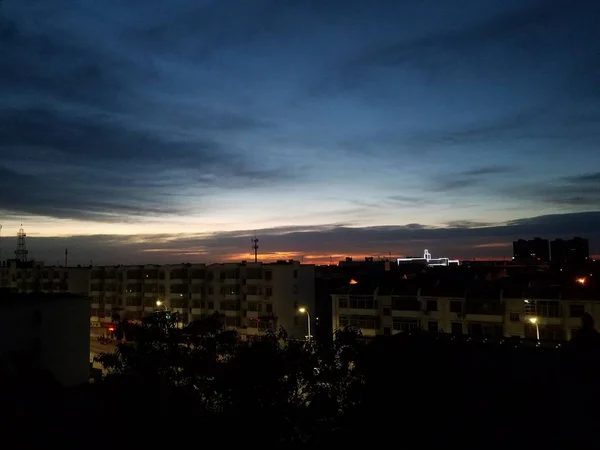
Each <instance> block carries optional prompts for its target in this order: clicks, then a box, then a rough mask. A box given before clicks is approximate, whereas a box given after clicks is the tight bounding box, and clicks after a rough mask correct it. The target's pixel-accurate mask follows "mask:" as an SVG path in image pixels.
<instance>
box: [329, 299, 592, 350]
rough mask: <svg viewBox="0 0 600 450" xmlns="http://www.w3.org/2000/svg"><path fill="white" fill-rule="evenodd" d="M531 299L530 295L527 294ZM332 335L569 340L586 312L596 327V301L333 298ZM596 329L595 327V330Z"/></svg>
mask: <svg viewBox="0 0 600 450" xmlns="http://www.w3.org/2000/svg"><path fill="white" fill-rule="evenodd" d="M530 294H531V295H530ZM331 298H332V311H333V323H332V327H333V330H334V331H335V330H337V329H339V328H343V327H345V326H354V327H357V328H360V329H361V330H362V333H363V335H365V336H376V335H393V334H396V333H401V332H410V331H415V330H425V331H430V332H445V333H452V334H456V335H462V334H468V335H470V336H473V337H479V338H486V337H487V338H502V337H518V338H530V339H536V338H537V335H538V332H539V337H540V339H541V340H553V341H565V340H569V339H571V337H572V336H573V333H574V332H576V331H577V330H578V329H579V327H580V325H581V318H582V317H583V315H584V314H586V313H588V314H590V315H591V316H592V318H593V319H594V321H595V323H596V324H599V323H600V299H593V298H589V296H587V295H583V294H582V295H579V296H578V295H566V294H565V293H557V292H552V293H550V294H549V293H539V292H538V293H535V292H531V293H528V292H521V293H518V294H516V293H511V292H509V291H508V290H507V291H497V292H489V293H487V295H469V294H468V293H465V294H457V293H451V294H446V295H444V294H441V293H439V294H437V295H431V293H428V292H426V291H425V290H422V289H415V290H414V292H404V293H402V294H393V293H390V292H382V293H381V294H380V293H379V289H376V290H375V291H374V292H373V293H372V294H365V293H360V294H358V293H356V294H355V293H353V292H352V290H349V292H347V293H339V294H334V295H332V296H331ZM596 328H597V327H596Z"/></svg>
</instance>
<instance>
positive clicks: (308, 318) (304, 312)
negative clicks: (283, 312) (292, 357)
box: [298, 307, 311, 341]
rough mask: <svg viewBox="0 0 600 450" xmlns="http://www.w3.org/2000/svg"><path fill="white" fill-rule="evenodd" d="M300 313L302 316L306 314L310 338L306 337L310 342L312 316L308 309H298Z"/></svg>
mask: <svg viewBox="0 0 600 450" xmlns="http://www.w3.org/2000/svg"><path fill="white" fill-rule="evenodd" d="M298 312H299V313H300V314H306V321H307V324H308V336H306V340H307V341H310V338H311V336H310V314H309V313H308V309H306V308H304V307H302V308H298Z"/></svg>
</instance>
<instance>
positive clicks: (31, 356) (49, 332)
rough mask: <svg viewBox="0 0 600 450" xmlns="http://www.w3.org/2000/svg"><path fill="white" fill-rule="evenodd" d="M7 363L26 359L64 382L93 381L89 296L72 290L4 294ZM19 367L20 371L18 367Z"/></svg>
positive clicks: (0, 352)
mask: <svg viewBox="0 0 600 450" xmlns="http://www.w3.org/2000/svg"><path fill="white" fill-rule="evenodd" d="M0 317H2V327H0V357H1V359H2V361H3V367H7V366H8V367H10V366H11V365H18V364H22V363H24V362H25V363H26V364H27V365H28V366H29V367H33V368H39V369H43V370H47V371H49V372H50V373H52V375H54V377H55V378H56V380H57V381H59V382H60V383H61V384H62V385H63V386H76V385H82V384H86V383H88V381H89V376H90V365H89V354H90V353H89V352H90V325H89V300H88V298H87V297H84V296H77V295H72V294H61V293H55V294H44V293H39V292H38V293H31V294H16V293H11V292H9V291H8V290H6V289H4V290H2V292H0ZM15 370H16V369H15Z"/></svg>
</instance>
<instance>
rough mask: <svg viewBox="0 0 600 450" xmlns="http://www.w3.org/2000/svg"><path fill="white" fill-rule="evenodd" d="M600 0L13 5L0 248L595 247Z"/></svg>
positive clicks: (2, 118)
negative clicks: (20, 236) (572, 243)
mask: <svg viewBox="0 0 600 450" xmlns="http://www.w3.org/2000/svg"><path fill="white" fill-rule="evenodd" d="M599 20H600V3H599V2H592V1H586V0H568V1H563V0H539V1H537V0H536V1H534V0H530V1H527V0H479V1H477V2H474V1H471V0H453V1H451V2H450V1H448V0H421V1H403V2H401V1H397V0H389V1H388V0H378V1H376V2H373V1H367V0H364V1H362V0H361V1H359V0H343V1H342V0H339V1H334V0H252V1H248V0H218V1H208V0H193V1H192V0H185V1H184V0H170V1H169V2H165V1H162V0H160V1H159V0H144V1H142V0H104V1H102V2H99V1H96V0H53V1H52V2H48V1H45V0H0V157H1V158H0V211H1V214H0V223H1V224H2V257H4V258H6V257H11V256H12V253H13V251H14V248H15V246H16V233H17V231H18V229H19V226H20V224H21V223H22V224H23V227H24V229H25V231H26V233H27V234H28V238H27V239H28V241H27V245H28V249H29V255H30V257H31V258H35V259H38V260H44V261H46V262H47V263H56V262H62V261H63V260H64V249H65V248H68V249H69V262H70V263H73V264H75V263H80V264H84V263H85V264H88V263H89V262H90V261H93V263H94V264H118V263H122V264H135V263H140V264H142V263H153V262H156V263H168V262H173V263H174V262H188V261H189V262H218V261H226V260H241V259H248V258H250V252H251V248H250V247H251V243H250V238H251V236H254V235H255V234H256V235H257V236H258V238H259V239H260V243H259V245H260V247H259V253H260V258H261V259H262V260H264V261H268V260H274V259H289V258H296V259H303V260H304V262H323V261H329V259H330V257H331V258H334V259H341V258H342V257H344V256H355V257H362V256H371V255H372V256H386V255H389V254H391V255H393V256H400V255H416V254H421V253H422V251H423V249H424V248H428V249H429V250H430V252H431V253H432V254H433V255H434V257H435V256H448V257H456V258H475V257H477V258H487V257H490V258H492V257H493V258H496V257H507V256H510V254H511V251H512V248H511V243H512V240H513V239H515V238H532V237H534V236H542V237H546V238H551V239H552V238H555V237H569V236H575V235H582V236H584V237H588V238H589V239H590V245H591V250H592V253H596V254H600V151H598V150H599V147H600V145H599V144H600V126H599V125H600V83H599V81H598V80H600V27H598V26H597V24H598V23H599Z"/></svg>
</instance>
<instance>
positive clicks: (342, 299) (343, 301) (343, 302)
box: [338, 297, 348, 308]
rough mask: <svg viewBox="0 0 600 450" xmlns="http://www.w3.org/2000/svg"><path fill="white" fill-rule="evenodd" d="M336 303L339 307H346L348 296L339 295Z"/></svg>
mask: <svg viewBox="0 0 600 450" xmlns="http://www.w3.org/2000/svg"><path fill="white" fill-rule="evenodd" d="M338 304H339V306H340V308H347V307H348V297H340V298H339V299H338Z"/></svg>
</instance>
